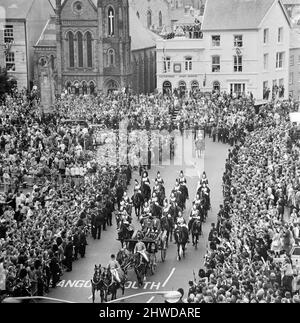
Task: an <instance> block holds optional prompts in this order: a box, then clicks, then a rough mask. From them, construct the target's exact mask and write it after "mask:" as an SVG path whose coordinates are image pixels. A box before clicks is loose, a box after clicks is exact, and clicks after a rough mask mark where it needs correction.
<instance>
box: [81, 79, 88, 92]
mask: <svg viewBox="0 0 300 323" xmlns="http://www.w3.org/2000/svg"><path fill="white" fill-rule="evenodd" d="M81 85H82V94H83V95H86V94H87V93H88V86H87V83H86V81H83V82H82V83H81Z"/></svg>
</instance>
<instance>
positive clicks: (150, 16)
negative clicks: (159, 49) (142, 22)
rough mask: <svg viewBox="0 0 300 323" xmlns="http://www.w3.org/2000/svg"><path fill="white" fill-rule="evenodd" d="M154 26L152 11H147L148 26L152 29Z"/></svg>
mask: <svg viewBox="0 0 300 323" xmlns="http://www.w3.org/2000/svg"><path fill="white" fill-rule="evenodd" d="M151 26H152V13H151V11H150V10H148V11H147V27H148V28H149V29H150V28H151Z"/></svg>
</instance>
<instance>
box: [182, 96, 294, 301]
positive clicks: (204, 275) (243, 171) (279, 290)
mask: <svg viewBox="0 0 300 323" xmlns="http://www.w3.org/2000/svg"><path fill="white" fill-rule="evenodd" d="M232 103H233V106H234V105H236V103H234V102H232ZM290 108H291V107H290V106H289V104H268V105H266V106H263V107H261V109H260V111H259V113H258V114H255V113H254V107H251V105H249V106H248V109H247V102H245V109H244V111H245V114H244V116H245V117H246V120H249V119H252V121H251V122H250V124H251V128H250V127H249V123H248V127H247V126H246V129H245V128H244V129H243V131H242V136H240V137H239V141H238V143H237V144H236V145H235V146H234V148H232V149H230V150H229V155H228V158H227V160H226V165H225V172H224V176H223V184H224V190H223V193H224V203H223V204H222V205H221V206H220V210H219V213H218V217H217V224H215V223H213V224H212V227H211V230H210V233H209V238H208V240H209V248H208V251H207V254H206V257H205V265H204V267H203V268H201V269H200V270H199V273H198V275H199V280H198V281H197V280H196V278H195V279H194V281H190V282H189V292H188V297H187V299H186V302H188V303H299V302H300V295H299V292H300V263H298V261H297V258H293V257H292V255H291V251H292V249H293V247H294V246H296V245H299V241H300V235H299V229H300V212H299V211H300V209H299V200H298V197H299V195H300V186H299V147H298V145H297V143H296V142H294V144H291V138H290V136H289V133H290V130H291V128H292V124H291V122H290V120H289V111H290ZM227 111H228V110H227ZM223 115H225V116H226V112H225V113H223ZM241 125H242V124H241ZM242 127H243V125H242Z"/></svg>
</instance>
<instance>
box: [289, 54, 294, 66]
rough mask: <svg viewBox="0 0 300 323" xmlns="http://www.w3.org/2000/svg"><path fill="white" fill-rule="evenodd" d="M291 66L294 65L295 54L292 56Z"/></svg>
mask: <svg viewBox="0 0 300 323" xmlns="http://www.w3.org/2000/svg"><path fill="white" fill-rule="evenodd" d="M290 66H294V55H291V56H290Z"/></svg>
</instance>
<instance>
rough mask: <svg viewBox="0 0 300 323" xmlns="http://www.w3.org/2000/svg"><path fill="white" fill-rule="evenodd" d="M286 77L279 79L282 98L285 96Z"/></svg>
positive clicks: (279, 90)
mask: <svg viewBox="0 0 300 323" xmlns="http://www.w3.org/2000/svg"><path fill="white" fill-rule="evenodd" d="M284 91H285V89H284V79H279V89H278V92H279V97H280V98H283V97H284Z"/></svg>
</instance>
